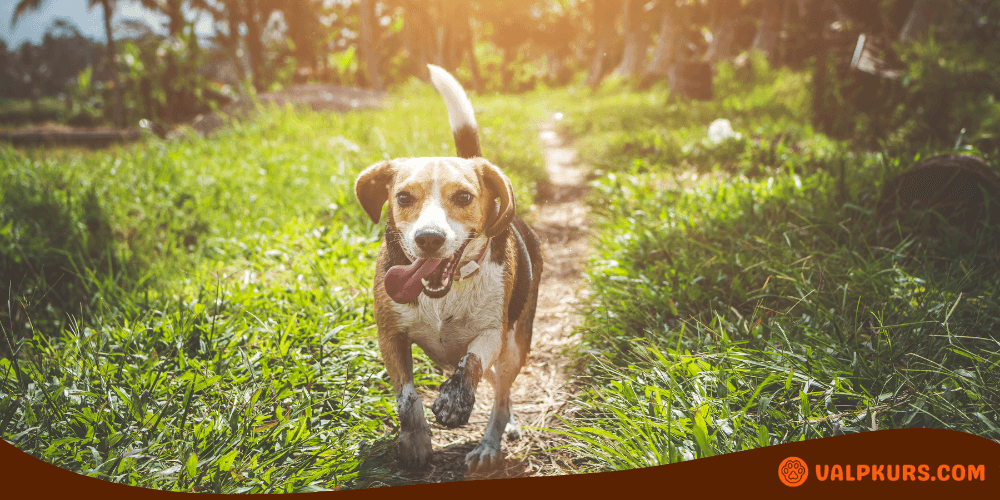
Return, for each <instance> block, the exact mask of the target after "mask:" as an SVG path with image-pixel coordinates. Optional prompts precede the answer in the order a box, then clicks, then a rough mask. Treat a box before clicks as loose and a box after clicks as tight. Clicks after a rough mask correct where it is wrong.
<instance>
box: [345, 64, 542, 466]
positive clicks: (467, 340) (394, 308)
mask: <svg viewBox="0 0 1000 500" xmlns="http://www.w3.org/2000/svg"><path fill="white" fill-rule="evenodd" d="M428 69H429V70H430V76H431V82H432V83H433V84H434V86H435V87H436V88H437V90H438V93H439V94H440V95H441V97H442V98H443V99H444V102H445V106H446V108H447V110H448V119H449V121H450V123H451V128H452V134H453V136H454V139H455V146H456V149H457V157H435V158H403V159H395V160H388V161H382V162H379V163H376V164H374V165H372V166H370V167H368V168H367V169H365V170H364V171H363V172H361V174H359V175H358V178H357V180H356V182H355V185H354V191H355V195H356V196H357V198H358V201H359V202H360V204H361V206H362V208H364V210H365V212H366V213H367V214H368V216H369V217H370V218H371V220H372V222H373V223H375V224H378V223H379V221H380V220H381V215H382V207H383V205H385V204H386V202H388V203H389V208H388V210H387V217H386V223H385V233H384V236H383V238H382V245H381V248H380V249H379V254H378V258H377V260H376V263H375V279H374V283H373V287H372V288H373V290H372V293H373V299H374V313H375V322H376V325H377V328H378V344H379V350H380V351H381V354H382V360H383V362H384V363H385V366H386V371H387V372H388V374H389V378H390V379H391V381H392V387H393V390H394V392H395V396H396V410H397V412H398V413H399V423H400V432H399V438H398V441H397V449H396V450H397V452H396V457H397V460H398V461H399V463H400V464H401V465H402V466H403V467H404V468H409V469H420V468H423V467H425V466H426V465H427V464H428V461H429V458H430V453H431V438H430V427H429V426H428V424H427V420H426V419H425V418H424V412H423V403H422V401H421V400H420V396H418V395H417V393H416V391H415V390H414V387H413V360H412V357H411V349H412V344H417V345H418V346H420V348H421V349H423V351H424V352H425V353H426V354H427V356H428V357H429V358H430V359H431V361H433V362H434V363H435V364H437V365H438V366H440V367H442V368H444V369H446V370H452V369H453V370H454V373H453V374H452V375H451V377H449V378H448V380H446V381H445V382H444V383H443V384H441V386H440V394H439V395H438V398H437V400H436V401H434V405H433V406H432V411H433V413H434V416H435V418H436V420H437V422H438V423H439V424H441V425H444V426H446V427H457V426H460V425H464V424H466V423H468V421H469V415H470V414H471V413H472V407H473V404H474V403H475V400H476V387H477V386H478V385H479V382H480V379H481V378H482V377H483V376H484V375H485V376H486V377H487V380H489V382H490V383H491V384H492V386H493V389H494V394H495V399H494V402H493V410H492V412H491V413H490V418H489V421H488V423H487V424H486V432H485V433H484V434H483V438H482V440H481V441H480V442H479V444H478V445H477V446H476V447H475V449H473V450H472V451H471V452H470V453H468V454H467V455H466V457H465V461H466V464H467V466H468V467H469V470H472V471H474V470H477V469H491V468H494V467H496V466H497V465H499V463H500V448H501V440H502V437H503V435H504V434H506V435H507V438H508V439H509V440H514V439H517V438H518V437H519V431H518V427H517V423H516V420H515V418H514V416H513V414H512V413H511V402H510V387H511V384H512V383H513V382H514V379H515V378H516V377H517V375H518V373H519V372H520V370H521V367H522V366H524V363H525V359H526V358H527V355H528V351H529V350H530V348H531V332H532V324H533V323H534V318H535V304H536V302H537V300H538V285H539V282H540V280H541V275H542V254H541V246H540V243H539V240H538V237H537V236H536V235H535V233H534V231H532V230H531V228H530V227H528V225H527V224H526V223H525V222H524V221H523V220H521V218H520V217H518V216H517V214H516V210H515V208H516V207H515V202H514V191H513V187H512V185H511V182H510V179H509V178H508V177H507V176H506V175H504V173H503V172H502V171H501V170H500V168H498V167H497V166H496V165H493V164H492V163H490V162H489V161H488V160H486V159H484V158H483V157H482V151H481V149H480V145H479V132H478V126H477V124H476V118H475V114H474V112H473V108H472V103H471V102H470V101H469V98H468V96H467V95H466V94H465V90H464V89H462V86H461V85H460V84H459V83H458V81H457V80H455V78H454V77H452V76H451V75H450V74H448V72H447V71H445V70H444V69H442V68H439V67H437V66H434V65H428ZM498 200H499V201H498Z"/></svg>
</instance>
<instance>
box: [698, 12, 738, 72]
mask: <svg viewBox="0 0 1000 500" xmlns="http://www.w3.org/2000/svg"><path fill="white" fill-rule="evenodd" d="M739 15H740V0H717V1H716V2H715V7H714V9H713V12H712V43H711V45H709V47H708V52H706V54H705V60H706V61H712V62H715V61H725V60H728V59H732V58H733V55H734V54H733V42H734V41H735V39H736V21H737V20H738V19H739Z"/></svg>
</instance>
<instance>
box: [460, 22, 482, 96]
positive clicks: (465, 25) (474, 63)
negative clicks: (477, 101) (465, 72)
mask: <svg viewBox="0 0 1000 500" xmlns="http://www.w3.org/2000/svg"><path fill="white" fill-rule="evenodd" d="M459 5H460V6H461V9H460V11H459V15H460V16H461V17H460V18H459V19H458V22H459V23H460V24H461V27H462V44H461V49H460V50H459V54H461V53H462V52H464V53H466V54H468V56H469V73H470V74H471V75H472V89H473V90H477V91H478V90H479V89H480V86H481V82H482V78H481V76H480V74H479V61H478V60H477V59H476V32H475V30H473V29H472V10H471V9H470V7H469V4H467V3H465V2H461V3H460V4H459ZM462 59H463V58H462V57H459V60H458V63H459V64H461V62H462Z"/></svg>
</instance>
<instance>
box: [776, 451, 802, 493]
mask: <svg viewBox="0 0 1000 500" xmlns="http://www.w3.org/2000/svg"><path fill="white" fill-rule="evenodd" d="M807 477H809V469H808V467H806V462H805V460H802V459H801V458H799V457H788V458H786V459H784V460H782V461H781V465H778V478H779V479H781V482H782V483H785V486H791V487H793V488H794V487H796V486H798V485H800V484H802V483H804V482H806V478H807Z"/></svg>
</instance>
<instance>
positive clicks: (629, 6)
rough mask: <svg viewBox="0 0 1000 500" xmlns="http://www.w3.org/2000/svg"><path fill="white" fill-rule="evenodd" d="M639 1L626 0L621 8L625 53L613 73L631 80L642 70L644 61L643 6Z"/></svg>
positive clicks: (643, 3)
mask: <svg viewBox="0 0 1000 500" xmlns="http://www.w3.org/2000/svg"><path fill="white" fill-rule="evenodd" d="M644 5H645V2H642V1H640V0H626V1H625V5H624V6H623V7H622V16H624V20H625V51H624V53H623V54H622V61H621V63H620V64H618V67H617V68H616V69H615V73H616V74H619V75H621V76H624V77H626V78H631V77H633V76H635V75H637V74H638V73H639V71H641V70H642V63H643V62H644V61H645V59H646V43H645V41H646V37H645V33H644V32H643V31H642V17H643V12H642V11H643V6H644Z"/></svg>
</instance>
